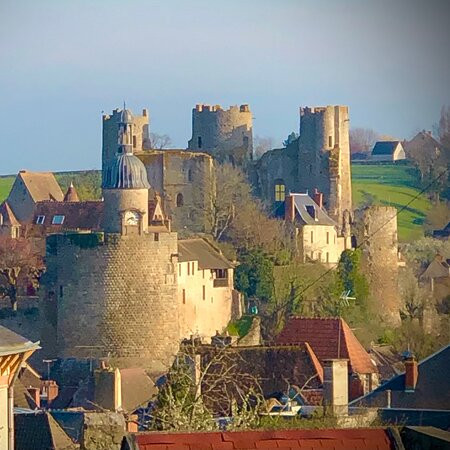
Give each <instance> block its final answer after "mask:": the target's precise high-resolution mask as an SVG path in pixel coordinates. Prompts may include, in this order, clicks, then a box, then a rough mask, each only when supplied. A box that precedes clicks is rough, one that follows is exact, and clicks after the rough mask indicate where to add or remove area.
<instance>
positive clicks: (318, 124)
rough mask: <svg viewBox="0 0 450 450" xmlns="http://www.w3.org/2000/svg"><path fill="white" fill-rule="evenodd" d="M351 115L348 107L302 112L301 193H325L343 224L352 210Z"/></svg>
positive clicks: (328, 205) (332, 213)
mask: <svg viewBox="0 0 450 450" xmlns="http://www.w3.org/2000/svg"><path fill="white" fill-rule="evenodd" d="M350 170H351V169H350V146H349V116H348V107H346V106H326V107H317V108H301V109H300V138H299V160H298V178H299V191H300V192H305V191H309V192H313V190H314V189H315V188H317V189H319V190H320V191H321V192H323V193H324V205H325V207H326V209H327V211H328V213H329V214H330V216H331V217H332V218H333V219H335V220H336V221H337V222H338V223H339V224H341V223H342V215H343V212H344V211H345V210H346V209H347V210H349V211H351V210H352V192H351V173H350Z"/></svg>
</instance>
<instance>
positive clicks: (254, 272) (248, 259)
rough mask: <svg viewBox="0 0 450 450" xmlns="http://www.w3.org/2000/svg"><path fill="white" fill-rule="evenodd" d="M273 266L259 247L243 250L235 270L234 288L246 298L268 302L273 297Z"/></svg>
mask: <svg viewBox="0 0 450 450" xmlns="http://www.w3.org/2000/svg"><path fill="white" fill-rule="evenodd" d="M273 267H274V264H273V262H272V260H271V259H270V258H269V257H268V256H267V255H266V254H265V253H264V252H263V251H262V250H261V249H255V250H250V251H248V252H245V253H244V254H243V255H242V256H241V257H240V264H239V266H238V267H237V268H236V270H235V286H236V289H238V290H239V291H241V292H242V293H244V294H245V296H246V297H247V298H251V297H256V298H257V299H259V300H261V301H264V302H268V301H269V300H271V299H272V297H273V285H274V279H273Z"/></svg>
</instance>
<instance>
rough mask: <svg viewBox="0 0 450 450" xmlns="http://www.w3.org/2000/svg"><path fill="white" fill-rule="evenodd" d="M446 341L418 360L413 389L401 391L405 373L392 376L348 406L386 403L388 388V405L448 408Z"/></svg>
mask: <svg viewBox="0 0 450 450" xmlns="http://www.w3.org/2000/svg"><path fill="white" fill-rule="evenodd" d="M449 361H450V345H447V346H446V347H444V348H442V349H440V350H439V351H437V352H436V353H433V354H432V355H430V356H428V358H425V359H424V360H422V361H421V362H419V364H418V378H417V384H416V388H415V390H414V391H413V392H405V373H404V372H403V373H402V374H400V375H397V376H395V377H394V378H392V379H390V380H389V381H388V382H386V383H384V384H382V385H381V386H379V387H378V388H377V389H375V390H374V391H372V392H369V393H368V394H366V395H365V396H363V397H360V398H358V399H356V400H354V401H353V402H352V403H351V405H352V406H368V407H373V406H380V407H386V395H385V392H384V391H386V390H390V391H391V407H392V408H409V409H439V410H447V411H448V410H450V377H449V374H448V372H449Z"/></svg>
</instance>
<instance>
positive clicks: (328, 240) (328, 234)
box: [327, 231, 330, 262]
mask: <svg viewBox="0 0 450 450" xmlns="http://www.w3.org/2000/svg"><path fill="white" fill-rule="evenodd" d="M329 243H330V232H329V231H327V244H329ZM327 262H328V261H327Z"/></svg>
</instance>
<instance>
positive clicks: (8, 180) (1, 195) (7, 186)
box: [0, 177, 15, 203]
mask: <svg viewBox="0 0 450 450" xmlns="http://www.w3.org/2000/svg"><path fill="white" fill-rule="evenodd" d="M14 178H15V177H4V178H0V203H1V202H2V201H3V200H5V198H6V197H8V194H9V191H10V190H11V186H12V185H13V183H14Z"/></svg>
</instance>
